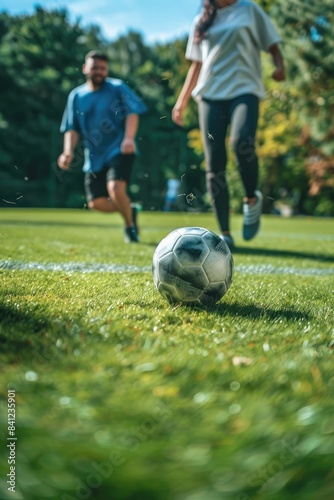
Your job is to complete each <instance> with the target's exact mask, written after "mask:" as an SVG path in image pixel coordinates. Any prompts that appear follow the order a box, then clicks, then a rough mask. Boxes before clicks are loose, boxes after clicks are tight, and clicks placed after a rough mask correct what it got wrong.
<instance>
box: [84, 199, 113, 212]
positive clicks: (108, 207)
mask: <svg viewBox="0 0 334 500" xmlns="http://www.w3.org/2000/svg"><path fill="white" fill-rule="evenodd" d="M88 208H90V209H91V210H98V211H99V212H108V213H111V212H118V208H117V207H116V205H115V203H114V202H113V201H111V199H110V198H106V197H99V198H94V199H93V200H90V201H88Z"/></svg>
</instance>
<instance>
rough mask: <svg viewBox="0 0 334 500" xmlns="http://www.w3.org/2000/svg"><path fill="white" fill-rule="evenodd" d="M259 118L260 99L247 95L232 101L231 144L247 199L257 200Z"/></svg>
mask: <svg viewBox="0 0 334 500" xmlns="http://www.w3.org/2000/svg"><path fill="white" fill-rule="evenodd" d="M258 116H259V99H258V97H256V96H254V95H250V94H247V95H244V96H240V97H237V98H235V99H232V101H231V107H230V119H231V133H230V142H231V146H232V149H233V151H234V153H235V156H236V159H237V164H238V168H239V172H240V175H241V179H242V182H243V185H244V188H245V194H246V197H247V199H254V198H255V190H256V188H257V184H258V178H259V164H258V158H257V154H256V150H255V136H256V128H257V122H258Z"/></svg>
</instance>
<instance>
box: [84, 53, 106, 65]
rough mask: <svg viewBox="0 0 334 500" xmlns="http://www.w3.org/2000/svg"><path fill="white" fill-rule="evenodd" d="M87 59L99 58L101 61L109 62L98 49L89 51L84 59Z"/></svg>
mask: <svg viewBox="0 0 334 500" xmlns="http://www.w3.org/2000/svg"><path fill="white" fill-rule="evenodd" d="M87 59H101V60H102V61H105V62H109V59H108V56H107V55H106V54H105V53H104V52H100V51H99V50H91V51H89V52H88V54H86V56H85V61H87Z"/></svg>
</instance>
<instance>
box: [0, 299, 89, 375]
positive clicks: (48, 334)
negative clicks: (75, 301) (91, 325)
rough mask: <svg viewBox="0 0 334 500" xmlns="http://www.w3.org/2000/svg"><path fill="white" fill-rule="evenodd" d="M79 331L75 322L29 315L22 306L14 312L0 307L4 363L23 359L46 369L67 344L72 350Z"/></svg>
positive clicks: (5, 305)
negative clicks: (6, 359) (5, 359)
mask: <svg viewBox="0 0 334 500" xmlns="http://www.w3.org/2000/svg"><path fill="white" fill-rule="evenodd" d="M82 331H84V328H83V327H81V326H80V323H79V322H78V321H77V320H76V319H73V318H66V317H65V318H64V317H62V319H61V320H59V319H58V318H50V317H47V316H46V315H45V314H43V312H41V311H40V310H39V311H37V310H36V311H29V310H27V309H25V308H24V306H20V310H18V309H16V308H15V306H14V305H12V304H11V305H7V304H3V303H2V304H1V303H0V352H1V355H4V356H7V358H8V361H13V362H16V361H18V359H19V360H23V359H24V360H26V361H29V363H31V364H35V365H36V366H37V365H39V366H41V365H43V364H44V365H46V364H47V363H50V362H51V361H55V360H56V359H58V358H59V356H61V355H62V354H63V353H64V349H65V350H66V345H67V344H68V343H69V342H68V340H70V341H71V342H70V343H71V348H72V349H71V350H73V348H74V347H75V345H76V344H77V343H78V341H79V340H81V339H78V337H79V335H81V332H82ZM73 332H75V333H73ZM57 341H59V342H60V345H59V347H57Z"/></svg>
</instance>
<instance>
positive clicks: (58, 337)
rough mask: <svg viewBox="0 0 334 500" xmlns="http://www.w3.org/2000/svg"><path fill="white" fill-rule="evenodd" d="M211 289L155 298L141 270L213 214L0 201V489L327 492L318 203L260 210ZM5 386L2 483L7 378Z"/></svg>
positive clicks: (327, 349)
mask: <svg viewBox="0 0 334 500" xmlns="http://www.w3.org/2000/svg"><path fill="white" fill-rule="evenodd" d="M241 223H242V221H241V218H240V217H235V218H233V228H234V231H233V234H234V236H235V239H236V243H237V245H238V246H239V248H238V251H236V252H235V254H234V261H235V275H234V281H233V284H232V286H231V288H230V290H229V291H228V293H227V294H226V296H225V297H224V298H223V299H222V300H221V301H220V302H219V303H218V304H217V305H216V306H214V307H211V308H209V309H200V308H195V309H190V308H186V307H184V306H176V307H175V306H174V307H173V306H170V305H168V304H167V302H165V301H164V299H163V298H162V297H161V296H160V295H159V294H158V292H157V291H156V290H155V288H154V285H153V282H152V276H151V272H150V267H151V262H152V255H153V252H154V249H155V247H156V245H157V244H158V243H159V241H160V240H161V239H162V238H163V237H164V236H166V235H167V233H169V232H170V231H171V230H173V229H175V228H177V227H182V226H203V227H206V228H208V229H211V230H213V231H215V232H217V226H216V223H215V220H214V217H213V215H212V214H194V213H192V214H188V213H177V214H165V213H156V212H154V213H142V214H141V228H142V230H141V238H142V243H140V244H139V245H125V244H124V243H123V232H122V226H121V221H120V218H119V217H118V216H107V215H103V214H97V213H91V212H87V211H80V210H76V211H75V210H67V211H66V210H58V211H52V210H28V209H27V210H23V209H21V210H19V209H3V210H2V211H1V212H0V242H1V245H0V287H1V288H0V290H1V301H0V317H1V320H0V348H1V349H0V350H1V353H0V363H1V366H2V368H1V380H2V384H1V430H2V437H3V439H2V444H1V446H2V450H1V456H2V459H3V467H1V469H2V474H1V482H0V498H1V499H4V500H7V499H13V498H14V499H15V500H21V499H24V500H38V499H43V500H47V499H50V500H58V499H59V500H74V499H75V500H83V499H92V500H93V499H94V500H95V499H96V500H109V499H110V500H220V499H231V500H232V499H233V500H248V499H252V498H254V499H258V500H266V499H277V500H284V499H290V498H291V499H302V500H314V499H321V500H324V499H326V500H327V499H332V498H334V468H333V464H334V456H333V455H334V419H333V393H334V373H333V347H334V333H333V325H334V322H333V275H334V272H333V262H334V224H333V220H329V219H312V218H295V219H294V218H292V219H283V218H277V217H269V216H267V217H263V227H262V231H261V233H260V235H259V236H258V238H256V239H255V240H254V242H250V243H247V244H246V243H244V242H242V240H241V237H240V227H241ZM8 388H9V389H11V390H15V403H16V421H15V427H16V430H15V436H16V437H17V441H15V482H16V492H15V494H14V493H12V492H10V491H8V487H9V484H7V483H6V481H7V480H9V477H8V476H6V475H7V474H8V473H9V469H10V465H9V464H8V458H9V456H10V448H9V447H7V446H6V443H7V442H9V443H11V442H12V441H10V440H8V439H7V438H8V437H9V434H8V432H9V431H8V430H7V390H8Z"/></svg>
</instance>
